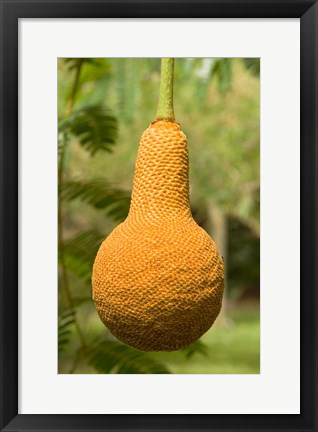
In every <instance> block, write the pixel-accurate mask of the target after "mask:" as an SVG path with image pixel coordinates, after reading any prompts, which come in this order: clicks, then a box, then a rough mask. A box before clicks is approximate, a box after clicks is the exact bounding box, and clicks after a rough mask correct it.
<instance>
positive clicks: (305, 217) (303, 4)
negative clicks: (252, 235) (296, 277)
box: [0, 0, 318, 432]
mask: <svg viewBox="0 0 318 432" xmlns="http://www.w3.org/2000/svg"><path fill="white" fill-rule="evenodd" d="M104 17H105V18H106V17H107V18H208V17H210V18H300V31H301V40H300V42H301V53H300V54H301V98H300V101H301V102H300V103H301V118H300V121H301V147H300V151H301V159H300V167H301V304H300V308H301V388H300V400H301V413H300V414H299V415H284V414H280V415H277V414H275V415H274V414H273V415H272V414H269V415H254V414H253V415H137V414H136V415H24V414H19V413H18V281H19V275H18V257H19V247H18V245H19V243H18V178H19V173H18V20H19V18H104ZM317 18H318V6H317V2H316V1H312V0H253V1H251V0H242V1H240V0H235V1H233V0H217V1H214V0H197V1H195V0H188V1H186V0H180V1H177V0H171V1H169V2H167V1H164V0H162V1H159V0H156V1H146V0H140V1H136V0H132V1H128V0H125V1H121V0H117V1H116V0H113V1H106V0H100V1H95V0H81V1H77V0H73V1H71V0H65V1H52V0H49V1H46V0H42V1H30V0H25V1H24V0H20V1H18V0H1V90H0V92H1V93H0V94H1V123H0V124H1V147H0V148H1V155H0V161H1V195H0V197H1V240H0V245H1V250H0V253H1V255H0V257H1V311H0V317H1V341H0V342H1V386H0V391H1V393H0V401H1V402H0V403H1V407H0V409H1V411H0V414H1V423H0V427H1V431H49V430H50V431H52V432H53V431H71V430H72V431H76V430H78V431H97V430H98V431H177V430H178V431H180V430H184V431H185V430H187V431H200V430H206V431H208V430H209V431H260V430H262V431H263V432H265V431H307V432H309V431H317V430H318V428H317V424H318V422H317V406H318V399H317V393H318V386H317V372H318V368H317V347H318V345H317V271H316V264H317V192H318V189H317V175H318V172H317V120H318V118H317V100H318V98H317V96H318V93H317V75H318V70H317V69H318V66H317V65H318V57H317V40H318V39H317V36H318V34H317V22H318V19H317ZM282 254H283V251H282ZM287 303H288V302H287ZM255 396H256V397H257V395H255ZM43 397H45V395H43Z"/></svg>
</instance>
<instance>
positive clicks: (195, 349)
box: [180, 340, 208, 358]
mask: <svg viewBox="0 0 318 432" xmlns="http://www.w3.org/2000/svg"><path fill="white" fill-rule="evenodd" d="M180 351H181V352H182V353H183V354H184V355H185V356H186V358H190V357H192V356H193V355H194V354H201V355H203V356H207V355H208V348H207V346H206V345H205V344H204V343H203V342H202V341H200V340H197V341H196V342H194V343H192V344H190V345H188V346H186V347H184V348H182V349H181V350H180Z"/></svg>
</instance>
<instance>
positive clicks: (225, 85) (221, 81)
mask: <svg viewBox="0 0 318 432" xmlns="http://www.w3.org/2000/svg"><path fill="white" fill-rule="evenodd" d="M214 76H216V77H217V82H218V89H219V91H220V92H221V93H224V92H226V91H228V90H229V89H230V88H231V85H232V59H230V58H222V59H218V60H217V61H216V62H215V63H214V67H213V69H212V78H213V77H214Z"/></svg>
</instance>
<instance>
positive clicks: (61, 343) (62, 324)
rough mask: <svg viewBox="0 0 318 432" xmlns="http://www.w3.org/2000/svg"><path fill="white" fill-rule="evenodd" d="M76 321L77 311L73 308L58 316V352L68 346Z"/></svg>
mask: <svg viewBox="0 0 318 432" xmlns="http://www.w3.org/2000/svg"><path fill="white" fill-rule="evenodd" d="M74 322H75V312H74V310H72V309H68V310H66V311H65V312H64V313H63V314H62V315H61V316H59V318H58V352H59V354H61V353H62V351H63V350H64V349H65V348H66V346H67V344H68V343H69V340H70V336H71V333H72V326H73V325H74Z"/></svg>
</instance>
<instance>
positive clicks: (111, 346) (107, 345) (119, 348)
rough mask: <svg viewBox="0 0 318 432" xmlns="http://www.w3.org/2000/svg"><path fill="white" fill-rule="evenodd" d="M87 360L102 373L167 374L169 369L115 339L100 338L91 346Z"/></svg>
mask: <svg viewBox="0 0 318 432" xmlns="http://www.w3.org/2000/svg"><path fill="white" fill-rule="evenodd" d="M86 356H87V360H88V362H89V363H90V364H91V365H92V366H93V367H94V368H95V369H96V370H97V371H98V372H99V373H103V374H109V373H117V374H168V373H170V372H169V370H168V369H167V368H166V367H165V366H163V365H162V364H161V363H159V362H157V361H155V360H153V359H152V358H151V357H149V356H148V355H147V354H145V353H142V352H140V351H137V350H135V349H133V348H130V347H128V346H127V345H123V344H122V343H120V342H117V341H109V340H101V341H98V342H97V343H95V344H94V345H93V346H91V347H90V348H89V349H88V351H87V353H86Z"/></svg>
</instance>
